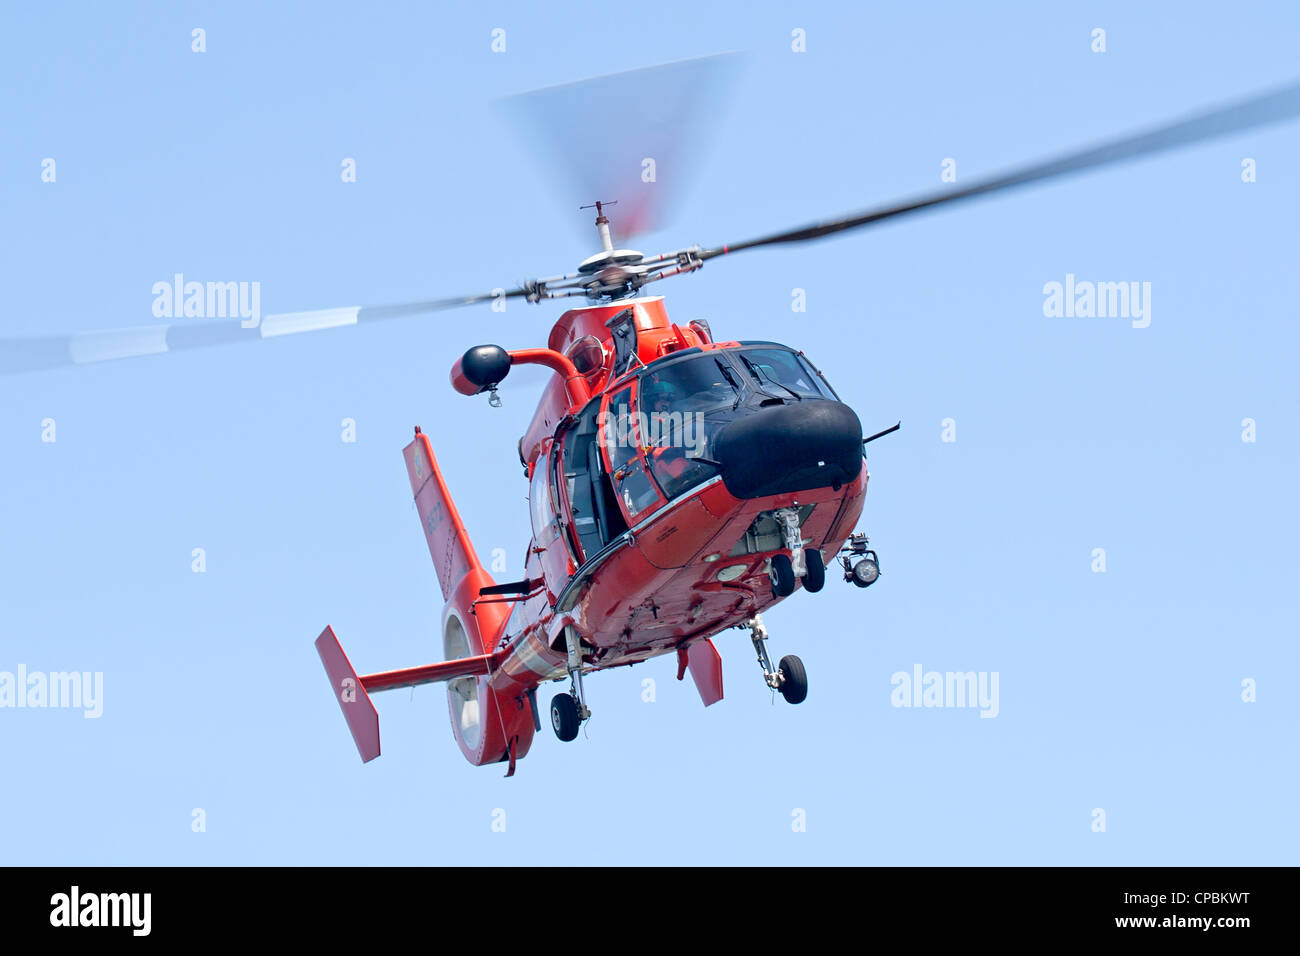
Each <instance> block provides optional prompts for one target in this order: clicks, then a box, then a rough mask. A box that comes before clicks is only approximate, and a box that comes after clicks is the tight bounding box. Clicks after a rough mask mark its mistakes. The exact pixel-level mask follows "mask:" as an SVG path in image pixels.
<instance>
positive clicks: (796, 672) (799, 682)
mask: <svg viewBox="0 0 1300 956" xmlns="http://www.w3.org/2000/svg"><path fill="white" fill-rule="evenodd" d="M740 626H741V627H747V628H749V637H750V640H752V641H753V642H754V650H755V651H756V652H757V653H758V664H759V666H760V667H762V668H763V680H764V682H765V683H766V684H767V686H768V687H770V688H772V689H773V690H777V691H780V692H781V696H782V697H784V698H785V699H786V701H787V703H791V704H802V703H803V701H804V699H805V698H806V697H807V696H808V674H807V672H806V671H805V670H804V666H803V661H801V660H799V658H798V657H796V656H795V655H793V654H787V655H786V656H785V657H783V658H781V665H780V667H773V666H772V658H771V657H770V656H768V653H767V626H766V625H764V624H763V615H761V614H755V615H754V616H753V617H751V618H750V619H749V620H747V621H745V622H744V623H743V624H741V625H740Z"/></svg>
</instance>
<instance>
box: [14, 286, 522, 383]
mask: <svg viewBox="0 0 1300 956" xmlns="http://www.w3.org/2000/svg"><path fill="white" fill-rule="evenodd" d="M528 294H529V290H528V289H526V288H519V289H507V290H505V291H504V292H501V293H500V296H501V297H502V298H507V299H512V298H516V297H518V296H526V295H528ZM495 298H497V296H494V295H492V294H491V293H489V294H486V295H469V296H464V297H461V298H456V299H430V300H427V301H424V302H405V303H401V304H399V305H381V306H348V307H345V308H341V309H318V310H316V311H313V312H285V313H282V314H279V315H266V316H262V317H261V321H260V323H259V324H258V325H256V326H253V327H251V328H245V327H244V326H243V325H242V324H241V320H239V319H221V320H216V321H212V322H202V321H194V322H186V321H185V320H184V319H180V320H178V321H174V322H171V323H168V324H165V325H143V326H135V327H133V328H125V329H105V330H102V331H94V332H76V333H71V334H68V335H48V336H38V337H34V338H14V339H10V338H0V375H12V374H16V373H18V372H34V371H39V370H41V369H50V368H60V367H62V366H66V365H85V364H88V363H91V362H107V361H109V360H111V359H120V358H133V357H135V356H138V355H156V354H158V353H161V352H176V351H180V350H182V349H196V348H207V347H208V346H211V345H230V344H232V343H237V342H252V341H256V340H259V339H269V338H276V337H278V336H281V335H296V334H297V333H299V332H319V331H321V330H322V329H334V328H339V327H341V326H345V325H358V324H360V323H362V322H370V321H372V320H378V319H397V318H403V317H406V316H412V315H423V314H425V313H427V312H438V311H441V310H443V309H455V308H459V307H460V306H465V305H473V304H474V303H476V302H486V301H488V300H490V299H495Z"/></svg>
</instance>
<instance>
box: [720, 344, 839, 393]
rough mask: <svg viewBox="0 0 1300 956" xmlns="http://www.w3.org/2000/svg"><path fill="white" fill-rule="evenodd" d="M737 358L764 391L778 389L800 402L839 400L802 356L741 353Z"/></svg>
mask: <svg viewBox="0 0 1300 956" xmlns="http://www.w3.org/2000/svg"><path fill="white" fill-rule="evenodd" d="M735 355H736V357H737V358H738V359H740V361H741V363H742V364H743V365H744V366H745V368H746V369H747V370H748V371H749V373H750V375H752V376H753V377H754V379H755V381H757V382H758V384H759V385H760V386H762V387H765V388H772V387H773V386H775V387H776V390H777V391H778V392H779V393H781V394H789V393H793V394H794V397H795V398H798V399H803V398H828V399H832V400H833V399H834V398H835V396H834V394H833V393H832V392H831V390H830V386H828V385H827V384H826V382H825V381H824V380H823V379H822V377H821V376H820V375H818V374H817V372H815V371H814V370H813V368H812V367H811V366H810V365H809V364H808V363H807V362H806V361H805V360H804V359H803V357H802V356H801V355H798V354H796V353H794V352H788V351H786V350H785V349H776V348H770V349H765V348H750V349H741V350H740V351H739V352H736V353H735Z"/></svg>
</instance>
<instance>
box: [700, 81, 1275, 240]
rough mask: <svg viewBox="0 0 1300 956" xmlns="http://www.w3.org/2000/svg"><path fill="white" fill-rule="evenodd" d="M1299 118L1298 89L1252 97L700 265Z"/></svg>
mask: <svg viewBox="0 0 1300 956" xmlns="http://www.w3.org/2000/svg"><path fill="white" fill-rule="evenodd" d="M1296 116H1300V84H1296V85H1292V86H1288V87H1285V88H1283V89H1280V90H1277V91H1275V92H1272V93H1267V94H1263V95H1260V96H1254V97H1251V98H1249V99H1245V100H1241V101H1239V102H1236V103H1232V104H1229V105H1228V106H1224V107H1220V108H1218V109H1214V110H1210V111H1209V112H1205V113H1199V114H1196V115H1194V116H1191V117H1189V118H1187V119H1184V120H1180V121H1178V122H1175V123H1171V124H1169V125H1167V126H1161V127H1157V128H1155V129H1151V130H1148V131H1147V132H1144V133H1138V134H1135V135H1132V136H1125V137H1121V138H1119V139H1114V140H1111V141H1109V142H1106V143H1103V144H1102V145H1100V146H1095V147H1092V148H1090V149H1085V150H1081V151H1080V152H1077V153H1068V154H1066V155H1063V156H1059V157H1057V158H1055V159H1049V160H1046V161H1044V162H1041V163H1035V164H1033V165H1030V166H1023V167H1021V168H1019V169H1014V170H1011V171H1009V172H1006V173H1003V174H1001V175H997V176H991V177H988V178H985V179H982V180H979V181H977V182H975V183H973V184H971V185H969V186H964V187H961V188H958V189H951V190H944V191H941V192H935V193H931V194H929V195H926V196H920V197H917V198H915V199H911V200H907V201H904V202H901V203H897V204H894V205H889V206H881V207H878V208H876V209H869V210H865V211H863V212H859V213H853V214H850V215H847V216H844V217H842V218H839V219H829V220H825V221H823V222H818V223H814V224H812V225H808V226H803V227H800V228H798V229H791V230H789V231H787V232H778V233H775V234H773V235H770V236H763V237H761V238H758V239H750V240H748V241H746V242H738V243H735V244H732V245H725V246H719V247H717V248H715V249H705V250H702V251H701V253H700V258H701V259H712V258H714V257H715V256H721V255H727V254H728V253H732V252H739V251H741V250H742V249H754V248H756V247H758V246H773V245H777V244H779V243H785V242H803V241H804V240H808V239H821V238H823V237H825V236H829V235H833V234H834V233H837V232H846V231H847V230H850V229H859V228H861V227H863V226H870V225H874V224H875V223H878V222H882V221H884V220H886V219H893V218H895V217H898V216H903V215H906V214H908V213H912V212H918V211H920V210H922V209H929V208H931V207H934V206H938V205H941V204H943V203H952V202H959V201H961V200H963V199H974V198H977V197H979V196H986V195H989V194H991V193H995V192H1000V191H1002V190H1005V189H1014V188H1016V187H1018V186H1025V185H1028V184H1030V183H1035V182H1040V181H1042V180H1046V179H1055V178H1057V177H1060V176H1069V175H1072V174H1074V173H1079V172H1083V171H1085V170H1088V169H1093V168H1096V167H1098V166H1105V165H1108V164H1110V163H1120V162H1124V161H1126V160H1132V159H1138V158H1140V157H1143V156H1149V155H1152V154H1154V153H1160V152H1164V151H1166V150H1170V149H1177V148H1179V147H1183V146H1190V145H1192V144H1194V143H1201V142H1206V141H1209V140H1212V139H1218V138H1219V137H1222V136H1229V135H1231V134H1233V133H1238V132H1241V131H1242V130H1247V129H1253V128H1254V127H1256V126H1265V125H1267V124H1270V123H1280V122H1282V121H1284V120H1289V119H1294V118H1295V117H1296Z"/></svg>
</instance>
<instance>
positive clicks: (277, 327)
mask: <svg viewBox="0 0 1300 956" xmlns="http://www.w3.org/2000/svg"><path fill="white" fill-rule="evenodd" d="M360 311H361V306H359V305H354V306H349V307H347V308H344V309H319V310H317V311H315V312H285V313H284V314H283V315H268V316H265V317H264V318H263V319H262V326H261V329H262V338H264V339H269V338H271V337H272V336H275V335H293V334H294V333H296V332H318V331H320V330H321V329H334V328H339V327H340V326H344V325H356V324H357V313H358V312H360Z"/></svg>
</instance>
